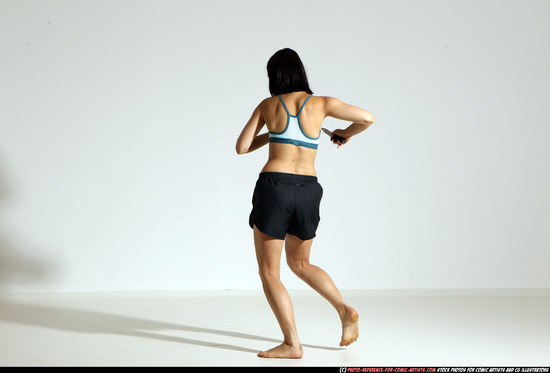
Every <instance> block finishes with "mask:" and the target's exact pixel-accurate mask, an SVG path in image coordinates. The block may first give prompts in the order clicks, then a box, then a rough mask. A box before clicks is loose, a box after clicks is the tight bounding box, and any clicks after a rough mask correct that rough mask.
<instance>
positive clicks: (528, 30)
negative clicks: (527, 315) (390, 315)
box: [0, 0, 550, 292]
mask: <svg viewBox="0 0 550 373" xmlns="http://www.w3.org/2000/svg"><path fill="white" fill-rule="evenodd" d="M549 18H550V2H548V1H545V0H541V1H532V0H529V1H505V0H497V1H488V0H487V1H439V0H433V1H408V0H407V1H405V0H403V1H388V0H380V1H314V0H310V1H300V2H297V1H293V0H281V1H277V2H267V1H265V2H262V1H255V0H239V1H221V0H220V1H213V0H206V1H183V0H180V1H176V0H173V1H168V0H161V1H158V0H155V1H153V0H149V1H145V0H142V1H138V0H127V1H123V0H94V1H91V0H89V1H75V0H64V1H61V0H59V1H53V0H50V1H46V0H45V1H30V0H11V1H10V0H0V87H1V88H0V290H1V291H4V292H15V291H24V292H30V291H37V292H50V291H51V292H65V291H115V290H191V289H197V290H203V289H259V288H260V282H259V279H258V275H257V268H256V260H255V256H254V247H253V243H252V231H251V229H250V228H249V227H248V214H249V212H250V207H251V197H252V191H253V188H254V183H255V181H256V178H257V174H258V172H259V171H260V169H261V167H262V166H263V164H264V162H265V160H266V156H267V148H263V149H261V150H259V151H257V152H256V153H253V154H250V155H244V156H238V155H237V154H236V153H235V151H234V145H235V140H236V138H237V136H238V135H239V133H240V131H241V129H242V127H243V126H244V124H245V123H246V121H247V120H248V118H249V116H250V114H251V112H252V110H253V109H254V107H255V106H256V105H257V103H259V101H260V100H261V99H263V98H265V97H267V96H268V89H267V75H266V71H265V65H266V63H267V60H268V58H269V57H270V56H271V55H272V54H273V53H274V52H275V51H277V50H278V49H280V48H283V47H290V48H293V49H295V50H296V51H297V52H298V53H299V54H300V56H301V57H302V59H303V61H304V64H305V66H306V69H307V71H308V74H309V79H310V83H311V87H312V89H313V91H314V92H315V94H318V95H327V96H335V97H338V98H340V99H342V100H344V101H346V102H348V103H350V104H354V105H357V106H361V107H364V108H366V109H367V110H370V111H371V112H373V113H374V115H375V118H376V122H375V124H374V125H373V126H372V127H371V128H369V129H368V130H367V131H366V132H364V133H363V134H361V135H360V136H358V137H356V138H354V139H352V141H351V142H350V143H349V144H348V145H346V146H344V147H343V148H341V149H335V148H334V147H333V146H332V145H331V144H330V143H329V141H328V139H326V138H323V139H322V140H323V141H322V143H321V146H320V149H319V153H318V160H317V171H318V174H319V180H320V182H321V184H322V185H323V187H324V190H325V194H324V199H323V203H322V220H321V225H320V228H319V231H318V238H317V239H316V242H315V244H314V248H313V253H312V262H313V263H315V264H318V265H319V266H321V267H323V268H325V269H326V270H327V271H328V272H329V273H330V274H331V276H332V277H333V279H334V280H335V282H336V283H337V285H339V286H340V287H341V288H343V289H353V288H354V289H395V288H401V289H410V288H419V289H430V288H543V287H550V275H549V273H550V271H548V264H549V263H550V250H549V249H550V244H549V242H550V230H549V229H548V225H549V222H550V202H549V198H548V190H549V189H550V172H549V171H550V167H549V166H550V150H549V149H550V147H549V145H548V142H549V140H550V120H549V118H550V109H549V107H550V105H548V103H549V102H550V74H549V73H550V68H549V67H550V49H549V47H548V46H549V45H550V23H548V19H549ZM346 125H347V123H338V122H336V121H333V120H327V121H326V123H325V126H326V127H329V128H336V127H344V126H346ZM282 276H283V281H284V282H285V284H286V285H287V287H288V288H304V287H305V285H303V284H302V283H301V282H300V281H299V280H298V279H296V278H294V277H293V276H292V274H291V273H290V272H289V271H288V270H287V269H286V267H285V266H283V273H282Z"/></svg>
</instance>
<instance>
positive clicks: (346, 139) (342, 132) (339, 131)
mask: <svg viewBox="0 0 550 373" xmlns="http://www.w3.org/2000/svg"><path fill="white" fill-rule="evenodd" d="M336 136H338V137H340V138H342V139H343V140H340V139H338V140H336V139H335V137H336ZM350 139H351V136H349V135H348V134H347V133H346V130H342V129H336V130H334V131H332V143H333V144H335V145H338V147H341V146H342V145H344V144H347V143H348V142H349V140H350Z"/></svg>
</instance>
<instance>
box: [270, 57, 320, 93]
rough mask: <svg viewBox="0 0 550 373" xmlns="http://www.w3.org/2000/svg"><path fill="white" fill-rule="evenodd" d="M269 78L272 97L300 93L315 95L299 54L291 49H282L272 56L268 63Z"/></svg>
mask: <svg viewBox="0 0 550 373" xmlns="http://www.w3.org/2000/svg"><path fill="white" fill-rule="evenodd" d="M267 76H268V78H269V92H270V93H271V95H272V96H276V95H280V94H283V93H290V92H299V91H306V92H307V93H309V94H310V95H311V94H313V92H312V91H311V89H310V88H309V83H308V81H307V75H306V69H305V68H304V64H303V63H302V60H301V59H300V57H299V56H298V53H296V52H295V51H293V50H292V49H290V48H285V49H281V50H279V51H277V52H276V53H275V54H274V55H273V56H271V58H270V59H269V61H268V62H267Z"/></svg>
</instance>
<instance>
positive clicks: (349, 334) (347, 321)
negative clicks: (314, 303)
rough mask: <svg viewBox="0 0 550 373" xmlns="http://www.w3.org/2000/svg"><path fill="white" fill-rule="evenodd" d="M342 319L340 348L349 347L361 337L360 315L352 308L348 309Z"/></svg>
mask: <svg viewBox="0 0 550 373" xmlns="http://www.w3.org/2000/svg"><path fill="white" fill-rule="evenodd" d="M341 319H342V340H341V341H340V346H349V345H350V344H352V343H353V342H355V341H356V340H357V338H358V337H359V314H358V313H357V311H356V310H354V309H353V308H351V307H349V306H348V307H347V308H346V310H345V312H344V314H343V315H342V316H341Z"/></svg>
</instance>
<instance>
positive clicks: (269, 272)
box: [259, 268, 281, 284]
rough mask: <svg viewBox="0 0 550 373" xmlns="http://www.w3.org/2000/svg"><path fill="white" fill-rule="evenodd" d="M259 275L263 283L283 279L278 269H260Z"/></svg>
mask: <svg viewBox="0 0 550 373" xmlns="http://www.w3.org/2000/svg"><path fill="white" fill-rule="evenodd" d="M259 275H260V279H261V280H262V283H263V284H270V283H273V282H274V281H276V282H280V281H281V277H280V273H279V271H278V270H273V269H269V268H262V269H260V271H259Z"/></svg>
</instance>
